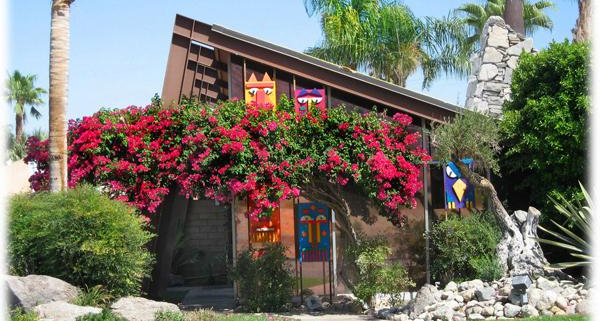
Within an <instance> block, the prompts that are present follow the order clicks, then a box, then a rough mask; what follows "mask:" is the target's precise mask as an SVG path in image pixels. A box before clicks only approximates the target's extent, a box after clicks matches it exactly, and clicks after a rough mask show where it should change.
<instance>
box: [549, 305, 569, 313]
mask: <svg viewBox="0 0 600 321" xmlns="http://www.w3.org/2000/svg"><path fill="white" fill-rule="evenodd" d="M550 312H552V313H554V315H565V314H567V313H566V312H565V311H564V310H563V309H561V308H559V307H557V306H556V305H555V306H553V307H551V308H550Z"/></svg>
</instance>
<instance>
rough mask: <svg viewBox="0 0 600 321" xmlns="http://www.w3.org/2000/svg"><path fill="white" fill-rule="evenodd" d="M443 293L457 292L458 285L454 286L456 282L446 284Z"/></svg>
mask: <svg viewBox="0 0 600 321" xmlns="http://www.w3.org/2000/svg"><path fill="white" fill-rule="evenodd" d="M444 291H453V292H456V291H458V285H457V284H456V282H454V281H450V282H448V284H446V287H445V288H444Z"/></svg>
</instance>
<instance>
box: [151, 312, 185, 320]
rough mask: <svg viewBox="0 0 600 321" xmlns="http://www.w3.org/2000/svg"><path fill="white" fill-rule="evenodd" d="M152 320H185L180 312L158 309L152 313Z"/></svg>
mask: <svg viewBox="0 0 600 321" xmlns="http://www.w3.org/2000/svg"><path fill="white" fill-rule="evenodd" d="M154 321H185V318H184V317H183V313H181V312H172V311H160V312H156V314H155V315H154Z"/></svg>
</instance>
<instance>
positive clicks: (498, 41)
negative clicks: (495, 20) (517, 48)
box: [487, 26, 508, 48]
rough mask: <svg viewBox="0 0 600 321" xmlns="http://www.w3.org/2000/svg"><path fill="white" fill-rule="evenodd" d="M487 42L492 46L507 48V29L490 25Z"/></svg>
mask: <svg viewBox="0 0 600 321" xmlns="http://www.w3.org/2000/svg"><path fill="white" fill-rule="evenodd" d="M487 44H488V46H492V47H500V48H508V30H507V29H506V28H503V27H500V26H492V27H491V28H490V31H489V35H488V41H487Z"/></svg>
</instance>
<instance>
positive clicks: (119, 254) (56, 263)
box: [9, 186, 152, 296]
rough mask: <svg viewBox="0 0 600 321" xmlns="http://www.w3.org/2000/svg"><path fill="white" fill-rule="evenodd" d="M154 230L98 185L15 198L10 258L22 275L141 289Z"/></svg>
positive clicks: (123, 290) (124, 291)
mask: <svg viewBox="0 0 600 321" xmlns="http://www.w3.org/2000/svg"><path fill="white" fill-rule="evenodd" d="M151 238H152V234H151V233H149V232H147V231H146V225H145V223H144V219H143V218H142V217H140V216H139V215H138V214H136V212H135V211H134V209H132V208H131V207H129V206H127V205H126V204H124V203H122V202H119V201H115V200H111V199H109V198H108V197H107V196H105V195H103V194H101V193H99V192H98V191H96V190H95V189H94V188H93V187H90V186H83V187H77V188H75V189H70V190H68V191H65V192H60V193H36V194H21V195H16V196H14V197H13V198H12V199H11V200H10V219H9V240H10V242H9V259H10V268H11V272H12V273H14V274H17V275H27V274H43V275H50V276H53V277H57V278H59V279H62V280H65V281H67V282H69V283H71V284H75V285H78V286H81V287H84V288H88V289H89V288H92V287H94V286H96V285H102V287H103V288H105V289H106V290H107V291H108V292H109V293H111V294H112V295H115V296H124V295H135V294H139V292H140V287H141V282H142V279H143V278H144V277H146V276H147V275H148V274H149V272H150V268H151V263H152V255H151V254H150V252H149V251H148V250H147V249H146V244H147V243H148V242H149V241H150V239H151Z"/></svg>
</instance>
